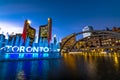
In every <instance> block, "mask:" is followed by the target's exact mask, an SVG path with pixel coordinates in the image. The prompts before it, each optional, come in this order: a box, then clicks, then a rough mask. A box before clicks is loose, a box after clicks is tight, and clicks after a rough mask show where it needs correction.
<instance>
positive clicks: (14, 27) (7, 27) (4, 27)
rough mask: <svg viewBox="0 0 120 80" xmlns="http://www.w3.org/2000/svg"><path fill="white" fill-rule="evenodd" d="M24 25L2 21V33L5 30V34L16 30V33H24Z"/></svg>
mask: <svg viewBox="0 0 120 80" xmlns="http://www.w3.org/2000/svg"><path fill="white" fill-rule="evenodd" d="M22 31H23V27H19V25H16V24H13V23H9V22H0V34H1V33H3V32H4V35H6V33H7V32H8V34H11V33H12V32H14V34H16V33H22Z"/></svg>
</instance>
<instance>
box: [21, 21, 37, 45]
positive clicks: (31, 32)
mask: <svg viewBox="0 0 120 80" xmlns="http://www.w3.org/2000/svg"><path fill="white" fill-rule="evenodd" d="M35 33H36V30H35V29H34V28H32V27H31V26H30V21H29V20H26V21H25V24H24V29H23V33H22V38H23V41H24V42H25V41H26V38H28V37H29V38H30V45H32V43H33V42H34V38H35Z"/></svg>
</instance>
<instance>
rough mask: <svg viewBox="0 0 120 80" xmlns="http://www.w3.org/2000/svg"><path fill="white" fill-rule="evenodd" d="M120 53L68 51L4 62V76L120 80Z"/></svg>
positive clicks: (0, 68)
mask: <svg viewBox="0 0 120 80" xmlns="http://www.w3.org/2000/svg"><path fill="white" fill-rule="evenodd" d="M119 75H120V57H119V56H117V55H109V54H108V55H97V56H94V54H87V55H86V54H82V55H81V54H64V55H63V58H61V59H51V60H50V59H49V60H33V61H32V60H31V61H28V60H26V61H10V62H0V80H53V79H56V80H63V79H66V80H67V79H70V80H78V79H80V80H91V79H92V80H115V79H117V80H120V77H119Z"/></svg>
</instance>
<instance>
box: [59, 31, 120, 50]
mask: <svg viewBox="0 0 120 80" xmlns="http://www.w3.org/2000/svg"><path fill="white" fill-rule="evenodd" d="M88 32H91V33H98V35H104V36H105V35H107V36H108V35H109V36H113V37H115V38H117V39H120V33H117V32H113V31H103V30H94V31H84V32H78V33H74V34H73V35H72V36H71V37H69V38H68V39H67V40H66V41H65V42H64V43H63V45H61V49H60V52H61V51H62V49H63V47H64V46H65V44H66V43H67V42H68V41H69V40H70V39H71V38H73V37H74V36H78V35H81V34H83V33H88ZM78 41H79V40H78ZM78 41H76V42H75V43H74V44H73V45H72V46H71V49H72V47H73V46H74V45H75V44H76V43H77V42H78Z"/></svg>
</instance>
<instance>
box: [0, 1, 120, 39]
mask: <svg viewBox="0 0 120 80" xmlns="http://www.w3.org/2000/svg"><path fill="white" fill-rule="evenodd" d="M48 17H51V18H52V21H53V34H56V35H57V38H59V39H61V38H63V37H65V36H67V35H69V34H72V33H74V32H79V31H82V28H83V27H85V26H87V25H89V26H93V27H94V29H105V28H106V27H109V28H112V27H113V26H118V27H119V26H120V1H119V0H112V1H111V0H0V27H1V28H2V29H1V32H2V31H4V32H9V33H11V32H16V33H17V32H22V28H23V25H24V21H25V20H26V19H29V20H31V22H32V23H31V26H32V27H34V28H36V29H37V32H38V29H39V26H40V25H44V24H47V18H48Z"/></svg>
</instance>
